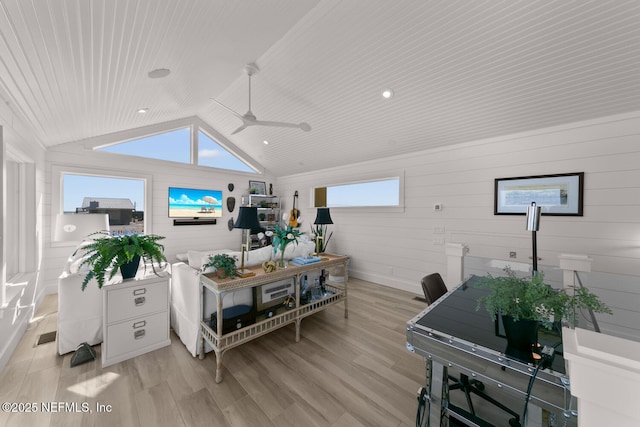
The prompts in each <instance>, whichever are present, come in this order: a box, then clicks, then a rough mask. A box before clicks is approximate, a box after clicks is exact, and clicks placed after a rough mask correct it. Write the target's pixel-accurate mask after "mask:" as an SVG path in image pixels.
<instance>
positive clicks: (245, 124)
mask: <svg viewBox="0 0 640 427" xmlns="http://www.w3.org/2000/svg"><path fill="white" fill-rule="evenodd" d="M247 126H251V124H247V123H243V124H242V126H240V127H239V128H238V129H236V130H234V131H233V132H231V135H235V134H236V133H239V132H242V131H243V130H245V129H246V128H247Z"/></svg>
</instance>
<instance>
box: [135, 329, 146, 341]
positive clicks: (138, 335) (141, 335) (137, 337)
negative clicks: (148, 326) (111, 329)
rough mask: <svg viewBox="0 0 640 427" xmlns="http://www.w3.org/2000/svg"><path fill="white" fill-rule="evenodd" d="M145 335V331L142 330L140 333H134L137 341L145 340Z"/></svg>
mask: <svg viewBox="0 0 640 427" xmlns="http://www.w3.org/2000/svg"><path fill="white" fill-rule="evenodd" d="M144 333H145V332H144V329H140V330H139V331H134V332H133V338H134V339H137V340H140V339H142V338H144Z"/></svg>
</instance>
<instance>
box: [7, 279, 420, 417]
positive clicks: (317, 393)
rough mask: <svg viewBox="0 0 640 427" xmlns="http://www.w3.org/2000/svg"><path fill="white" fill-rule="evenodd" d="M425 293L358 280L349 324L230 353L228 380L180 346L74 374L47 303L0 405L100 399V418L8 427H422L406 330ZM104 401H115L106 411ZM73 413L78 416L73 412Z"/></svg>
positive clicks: (339, 315)
mask: <svg viewBox="0 0 640 427" xmlns="http://www.w3.org/2000/svg"><path fill="white" fill-rule="evenodd" d="M414 296H415V295H414V294H410V293H407V292H402V291H398V290H395V289H391V288H387V287H384V286H378V285H374V284H372V283H369V282H364V281H360V280H357V279H351V280H350V281H349V318H348V319H345V318H344V305H343V304H337V305H335V306H332V307H329V308H328V309H327V310H326V311H324V312H321V313H318V314H315V315H313V316H311V317H309V318H306V319H305V320H303V321H302V339H301V341H300V342H299V343H296V342H295V339H294V338H295V328H294V326H293V325H289V326H287V327H284V328H282V329H280V330H278V331H275V332H273V333H271V334H268V335H266V336H264V337H261V338H259V339H257V340H255V341H252V342H250V343H248V344H245V345H243V346H240V347H238V348H235V349H232V350H229V351H228V352H227V353H226V355H225V359H224V364H225V372H224V380H223V382H222V383H221V384H216V383H215V381H214V376H215V355H214V354H213V353H209V354H208V355H207V357H206V358H205V359H204V360H199V359H197V358H193V357H192V356H191V355H190V354H189V353H188V352H187V350H186V348H185V347H184V346H183V345H182V343H181V342H180V339H179V338H178V337H177V336H175V335H174V334H173V333H172V336H171V339H172V343H171V345H170V346H168V347H165V348H162V349H160V350H157V351H154V352H151V353H148V354H145V355H142V356H139V357H136V358H134V359H131V360H128V361H125V362H122V363H118V364H116V365H113V366H110V367H108V368H105V369H102V367H101V363H100V362H99V361H100V346H99V345H98V346H95V347H94V348H95V349H96V351H97V352H98V358H97V361H93V362H90V363H87V364H84V365H80V366H76V367H74V368H70V367H69V364H70V358H71V354H67V355H65V356H59V355H58V354H57V352H56V343H53V342H52V343H48V344H41V345H39V346H35V343H36V340H37V338H38V336H39V335H40V334H42V333H44V332H50V331H54V330H55V329H56V316H57V296H56V295H50V296H47V297H46V299H45V301H44V303H43V304H42V305H41V307H40V308H39V310H38V313H37V315H36V317H35V319H34V322H33V323H32V324H31V326H30V328H29V330H28V331H27V332H26V333H25V335H24V337H23V338H22V340H21V341H20V344H19V346H18V348H17V349H16V351H15V353H14V354H13V356H12V358H11V360H10V361H9V363H8V365H7V367H6V368H5V369H4V371H3V372H2V374H1V375H0V402H23V403H26V402H33V403H36V404H37V405H36V407H38V409H40V404H41V402H63V403H66V404H74V403H76V404H77V405H78V411H82V407H81V405H82V404H83V403H85V404H88V405H89V408H90V409H91V411H92V412H90V413H82V412H71V413H69V412H66V413H41V412H40V413H37V414H7V413H3V412H0V425H2V426H20V427H22V426H65V427H72V426H103V425H105V426H115V425H117V426H171V427H175V426H296V427H297V426H305V427H311V426H335V427H340V426H345V427H347V426H348V427H352V426H385V427H388V426H410V425H415V413H416V409H417V399H416V393H417V391H418V388H419V387H420V386H421V385H423V383H424V381H425V380H424V377H425V367H424V361H423V359H422V358H421V357H419V356H417V355H415V354H412V353H410V352H408V351H407V350H406V349H405V341H406V340H405V323H406V322H407V321H408V320H409V319H411V318H412V317H413V316H415V315H416V314H417V313H419V312H420V311H421V310H422V309H423V308H424V307H425V304H424V303H423V302H420V301H416V300H414V299H413V298H414ZM97 404H102V405H111V412H104V413H98V412H97V407H96V405H97ZM68 409H73V408H72V407H69V408H68Z"/></svg>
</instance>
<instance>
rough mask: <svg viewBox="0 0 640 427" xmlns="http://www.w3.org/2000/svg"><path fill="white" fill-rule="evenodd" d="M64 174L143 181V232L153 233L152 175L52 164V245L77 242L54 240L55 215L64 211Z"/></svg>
mask: <svg viewBox="0 0 640 427" xmlns="http://www.w3.org/2000/svg"><path fill="white" fill-rule="evenodd" d="M65 174H73V175H87V176H95V177H102V178H120V179H136V180H141V181H143V183H144V209H143V210H144V217H145V221H144V233H145V234H152V233H153V224H152V221H151V220H150V218H152V217H153V188H152V187H153V184H152V176H151V175H149V174H141V173H135V172H128V171H122V172H121V171H116V170H106V169H95V168H86V167H81V166H67V165H52V166H51V183H52V185H51V233H50V241H51V246H52V247H71V246H74V247H75V246H76V245H77V242H58V241H55V240H54V239H55V232H56V229H55V227H56V224H55V222H56V216H57V214H61V213H63V212H64V202H63V197H64V191H63V190H64V189H63V185H64V180H63V176H64V175H65Z"/></svg>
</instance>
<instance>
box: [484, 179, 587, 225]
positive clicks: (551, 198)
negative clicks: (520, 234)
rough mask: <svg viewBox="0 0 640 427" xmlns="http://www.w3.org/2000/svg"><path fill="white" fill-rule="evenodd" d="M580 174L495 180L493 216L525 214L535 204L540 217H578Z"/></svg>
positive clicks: (580, 190)
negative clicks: (539, 208) (539, 211)
mask: <svg viewBox="0 0 640 427" xmlns="http://www.w3.org/2000/svg"><path fill="white" fill-rule="evenodd" d="M583 191H584V172H577V173H565V174H557V175H539V176H523V177H517V178H497V179H496V180H495V192H494V208H493V214H494V215H526V213H527V207H528V206H530V205H531V202H536V205H537V206H540V207H541V208H542V209H541V210H542V215H570V216H582V193H583Z"/></svg>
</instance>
